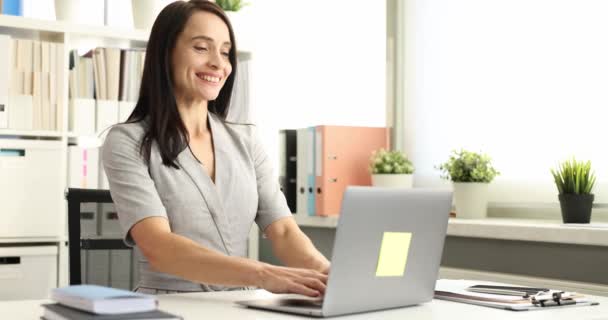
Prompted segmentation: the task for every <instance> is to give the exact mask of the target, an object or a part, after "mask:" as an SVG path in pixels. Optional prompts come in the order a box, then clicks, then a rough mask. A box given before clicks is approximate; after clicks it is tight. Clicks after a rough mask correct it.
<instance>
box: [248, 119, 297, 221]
mask: <svg viewBox="0 0 608 320" xmlns="http://www.w3.org/2000/svg"><path fill="white" fill-rule="evenodd" d="M251 141H252V155H253V160H254V164H255V175H256V180H257V186H258V212H257V215H256V218H255V222H256V223H257V225H258V226H259V228H260V229H261V230H265V229H266V227H268V226H269V225H270V224H271V223H273V222H274V221H276V220H278V219H281V218H284V217H290V216H291V211H290V210H289V207H288V206H287V200H286V199H285V195H284V194H283V192H281V189H280V185H279V179H278V177H276V176H275V174H274V171H273V168H272V165H271V163H270V160H269V158H268V154H267V153H266V151H265V150H264V148H263V147H262V145H261V142H260V139H259V137H258V135H257V133H256V130H255V129H254V130H253V134H252V140H251Z"/></svg>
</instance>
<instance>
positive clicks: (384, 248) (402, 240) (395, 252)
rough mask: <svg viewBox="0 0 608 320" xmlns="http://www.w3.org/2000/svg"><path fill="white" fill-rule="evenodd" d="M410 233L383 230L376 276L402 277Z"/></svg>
mask: <svg viewBox="0 0 608 320" xmlns="http://www.w3.org/2000/svg"><path fill="white" fill-rule="evenodd" d="M411 241H412V234H411V233H409V232H385V233H384V236H383V237H382V245H381V246H380V254H379V256H378V268H377V269H376V277H402V276H403V273H405V265H406V264H407V254H408V252H409V251H410V242H411Z"/></svg>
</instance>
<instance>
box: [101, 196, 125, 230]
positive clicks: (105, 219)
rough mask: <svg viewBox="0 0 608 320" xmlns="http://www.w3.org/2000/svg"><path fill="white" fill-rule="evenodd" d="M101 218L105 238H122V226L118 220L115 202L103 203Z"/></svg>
mask: <svg viewBox="0 0 608 320" xmlns="http://www.w3.org/2000/svg"><path fill="white" fill-rule="evenodd" d="M100 206H101V210H100V211H99V212H101V215H100V219H101V236H102V237H103V238H110V239H121V238H122V228H121V226H120V223H119V222H118V213H117V212H116V208H115V207H114V204H113V203H102V204H101V205H100Z"/></svg>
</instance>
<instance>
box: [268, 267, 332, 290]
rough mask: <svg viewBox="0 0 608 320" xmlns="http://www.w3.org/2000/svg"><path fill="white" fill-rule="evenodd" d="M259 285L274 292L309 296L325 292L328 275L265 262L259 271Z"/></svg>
mask: <svg viewBox="0 0 608 320" xmlns="http://www.w3.org/2000/svg"><path fill="white" fill-rule="evenodd" d="M257 282H258V285H257V286H258V287H260V288H262V289H265V290H268V291H270V292H272V293H297V294H302V295H305V296H309V297H321V296H323V295H324V294H325V285H326V284H327V275H326V274H323V273H321V272H318V271H316V270H311V269H300V268H288V267H279V266H273V265H270V264H266V263H263V264H262V265H261V268H260V270H259V272H258V281H257Z"/></svg>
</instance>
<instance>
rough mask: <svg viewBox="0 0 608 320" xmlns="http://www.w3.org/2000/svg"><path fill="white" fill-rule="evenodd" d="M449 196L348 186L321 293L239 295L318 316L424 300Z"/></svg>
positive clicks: (261, 305)
mask: <svg viewBox="0 0 608 320" xmlns="http://www.w3.org/2000/svg"><path fill="white" fill-rule="evenodd" d="M451 204H452V193H451V192H450V191H438V190H422V189H388V188H378V187H349V188H347V190H346V191H345V193H344V197H343V199H342V211H341V213H340V218H339V220H338V227H337V230H336V238H335V242H334V248H333V256H332V259H331V269H330V273H329V279H328V281H327V288H326V291H325V296H324V298H323V300H322V301H321V300H314V299H285V298H274V299H263V300H249V301H239V302H237V303H239V304H241V305H244V306H247V307H250V308H257V309H266V310H273V311H282V312H289V313H297V314H304V315H308V316H316V317H330V316H337V315H343V314H349V313H358V312H366V311H373V310H381V309H389V308H397V307H405V306H411V305H415V304H420V303H423V302H428V301H430V300H431V299H432V298H433V293H434V289H435V281H436V280H437V276H438V272H439V264H440V262H441V255H442V251H443V243H444V240H445V236H446V230H447V224H448V217H449V212H450V207H451Z"/></svg>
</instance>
